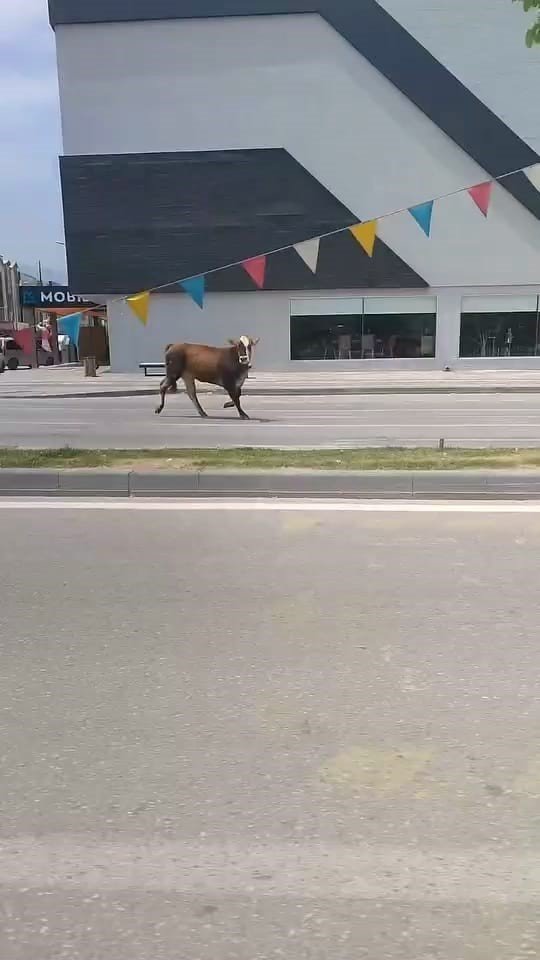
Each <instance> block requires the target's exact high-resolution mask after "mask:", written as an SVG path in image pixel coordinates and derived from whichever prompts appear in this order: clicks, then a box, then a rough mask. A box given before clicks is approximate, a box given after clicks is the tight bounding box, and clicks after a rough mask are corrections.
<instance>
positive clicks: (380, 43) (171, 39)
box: [49, 0, 540, 370]
mask: <svg viewBox="0 0 540 960" xmlns="http://www.w3.org/2000/svg"><path fill="white" fill-rule="evenodd" d="M49 2H50V16H51V23H52V26H53V28H54V30H55V32H56V44H57V52H58V71H59V79H60V95H61V109H62V125H63V137H64V156H63V157H62V158H61V175H62V188H63V197H64V211H65V224H66V242H67V256H68V265H69V281H70V286H71V288H72V289H76V290H77V291H78V292H79V293H81V294H84V295H86V296H88V297H91V298H92V300H100V299H101V298H105V299H109V300H112V301H115V302H112V303H110V305H109V319H110V341H111V357H112V363H113V367H114V368H115V369H116V370H133V369H136V368H137V365H138V364H139V363H140V362H141V361H150V360H157V359H160V357H161V355H162V350H163V346H164V345H165V344H167V343H169V342H171V341H174V340H195V341H199V342H201V341H202V342H211V343H222V342H224V341H225V340H226V338H228V337H233V336H237V335H240V334H242V333H248V334H251V335H253V336H258V337H260V338H261V343H260V347H259V348H258V354H257V363H258V366H259V367H262V368H265V369H278V368H279V369H285V368H287V367H289V368H294V367H295V366H297V367H301V368H302V369H305V368H309V367H313V368H316V367H325V366H326V365H327V364H329V363H331V364H335V365H337V366H338V367H344V368H345V367H347V368H348V367H350V366H351V365H354V364H356V365H357V366H366V367H369V366H377V367H380V366H384V365H386V366H388V367H394V366H401V367H404V366H405V367H406V366H411V367H424V368H426V369H429V368H432V367H435V368H441V367H444V366H450V367H457V366H467V365H469V366H470V365H474V366H481V365H491V366H493V365H499V364H500V365H512V366H516V367H519V366H520V365H522V366H528V365H536V364H539V363H540V310H539V308H540V175H539V174H540V167H538V168H536V170H535V169H534V165H535V164H537V163H539V162H540V157H539V153H540V97H538V96H537V91H538V90H539V89H540V49H538V48H537V49H533V50H528V49H527V48H526V46H525V43H524V33H525V30H526V26H527V21H526V18H525V17H524V15H523V10H522V8H521V6H518V5H516V4H512V3H511V2H510V0H474V2H473V0H451V2H450V3H449V2H448V0H379V2H376V0H49ZM525 168H527V170H526V172H520V171H523V170H524V169H525ZM493 178H498V179H497V182H496V183H494V184H493V187H492V191H491V193H490V195H489V196H488V195H487V193H483V194H482V195H481V196H480V197H479V196H477V197H476V199H477V200H478V202H479V204H480V206H482V205H483V203H485V204H487V201H488V200H489V201H490V205H489V211H488V215H487V216H484V215H483V214H482V212H481V211H480V210H479V209H478V206H477V205H476V204H475V203H474V202H473V199H471V196H470V195H469V194H468V193H467V191H466V188H468V187H472V186H475V185H477V184H482V183H485V182H486V181H489V180H492V179H493ZM459 191H464V192H459ZM433 199H436V202H435V204H434V207H433V210H432V214H433V216H432V222H431V230H430V235H429V236H428V235H427V233H428V230H427V222H426V219H425V218H426V215H427V213H428V212H429V208H422V209H421V210H420V211H416V213H417V218H416V219H415V217H414V216H412V215H411V214H410V212H408V211H409V208H411V207H415V206H416V205H419V204H423V203H426V202H427V201H430V200H433ZM393 211H401V212H398V213H396V214H395V215H394V216H384V215H385V214H390V213H392V212H393ZM485 212H486V208H485V207H484V213H485ZM373 219H377V221H378V222H377V239H376V241H375V246H374V249H373V253H372V256H369V250H368V251H366V250H365V249H364V247H363V246H362V245H361V244H359V243H358V242H357V240H356V239H355V237H354V236H353V234H352V233H351V232H350V231H349V230H348V229H346V228H347V227H349V226H350V225H354V224H356V223H358V222H360V221H361V222H370V221H372V220H373ZM418 220H420V223H419V222H418ZM337 231H340V232H337ZM327 234H330V235H329V236H325V235H327ZM320 236H323V239H322V240H321V242H320V247H319V257H318V262H317V269H316V271H315V272H314V271H313V269H312V268H313V267H314V262H311V265H310V264H308V263H306V262H305V259H309V257H307V256H306V257H305V259H304V258H303V257H302V256H299V254H298V253H297V252H296V251H295V249H293V248H292V245H294V244H298V243H300V242H302V241H306V240H309V239H312V238H317V237H320ZM365 245H366V244H365ZM285 248H288V249H285ZM270 251H279V252H277V253H274V254H273V255H272V256H269V257H268V258H267V261H266V273H265V277H264V289H258V287H257V284H256V283H254V281H253V279H252V278H251V277H250V276H249V275H248V273H247V272H246V270H245V269H243V268H242V266H232V267H230V268H229V269H226V270H219V269H217V268H220V267H223V266H226V265H227V264H237V263H239V262H240V261H242V260H245V259H250V258H253V257H256V256H258V255H262V254H265V253H268V252H270ZM314 252H315V247H314V246H312V247H310V248H309V250H308V251H307V253H311V254H312V255H313V254H314ZM304 254H306V251H305V250H304ZM210 271H215V272H210ZM200 274H206V289H207V296H206V300H205V304H204V309H203V310H201V309H200V308H199V306H197V304H196V303H195V302H194V301H193V300H192V299H191V298H190V297H189V296H188V295H187V294H186V293H185V292H182V290H181V288H180V287H179V286H178V285H175V286H172V287H167V286H164V285H166V284H169V283H172V282H173V281H176V280H179V279H180V278H185V277H190V276H192V275H200ZM155 287H160V288H161V290H160V291H158V292H156V293H154V294H153V295H152V298H151V303H150V314H149V318H148V323H147V325H146V326H144V325H143V324H141V323H139V322H138V321H137V319H136V318H135V316H134V313H133V311H132V310H131V309H130V308H129V306H128V305H127V304H126V303H125V302H122V301H118V300H117V298H118V297H121V296H123V295H129V294H134V293H137V292H139V291H142V290H146V289H149V288H155Z"/></svg>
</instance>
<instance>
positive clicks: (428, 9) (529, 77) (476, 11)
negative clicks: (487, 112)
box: [378, 0, 540, 153]
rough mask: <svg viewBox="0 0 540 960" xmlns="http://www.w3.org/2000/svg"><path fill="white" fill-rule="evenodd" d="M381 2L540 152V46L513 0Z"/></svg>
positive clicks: (526, 19) (530, 15) (530, 20)
mask: <svg viewBox="0 0 540 960" xmlns="http://www.w3.org/2000/svg"><path fill="white" fill-rule="evenodd" d="M378 2H379V4H380V6H381V7H384V8H385V10H387V11H388V13H390V14H391V15H392V16H393V17H394V19H396V20H398V21H399V23H401V24H402V26H404V27H405V29H406V30H407V31H408V32H409V33H411V34H412V36H413V37H415V38H416V39H417V40H419V41H420V43H421V44H422V45H423V46H424V47H426V49H427V50H429V52H430V53H432V54H433V56H434V57H435V58H436V59H437V60H438V61H439V62H440V63H442V64H443V65H444V66H445V67H447V68H448V69H449V70H450V72H451V73H453V74H454V76H456V77H457V78H458V79H459V80H461V82H462V83H464V84H465V86H466V87H467V88H468V89H469V90H471V91H472V93H475V94H476V96H477V97H479V98H480V100H482V102H483V103H485V104H486V106H488V107H489V108H490V109H491V110H493V112H494V113H496V114H497V116H498V117H500V119H501V120H504V122H505V123H506V124H507V125H508V126H509V127H510V128H511V129H512V130H513V131H514V133H517V134H518V136H520V137H521V138H522V139H523V140H525V142H526V143H528V144H530V146H531V147H532V148H533V150H536V151H537V153H540V96H538V92H539V90H540V51H539V50H538V49H531V50H528V49H527V47H526V46H525V32H526V30H527V27H528V26H530V24H531V23H532V21H533V19H534V12H531V13H529V15H528V16H524V14H523V7H522V6H521V4H517V3H512V2H511V0H378Z"/></svg>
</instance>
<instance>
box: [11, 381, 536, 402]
mask: <svg viewBox="0 0 540 960" xmlns="http://www.w3.org/2000/svg"><path fill="white" fill-rule="evenodd" d="M184 392H185V391H183V390H179V391H178V393H184ZM198 393H199V395H200V396H205V395H208V394H215V393H218V394H223V396H224V397H225V394H224V393H223V391H221V390H204V389H199V390H198ZM452 393H454V394H482V395H486V394H493V393H525V394H527V393H531V394H532V393H534V394H538V393H540V386H538V387H535V386H528V385H523V386H520V385H519V384H516V385H515V386H501V385H498V386H478V385H472V384H471V386H467V385H465V384H459V385H457V386H451V385H450V384H449V385H448V386H433V387H426V386H415V385H414V384H412V385H411V386H407V385H405V384H401V385H400V386H395V387H393V386H387V387H370V386H368V385H366V386H362V387H298V388H295V387H277V388H275V389H271V388H268V387H260V388H258V387H255V388H253V389H249V390H244V391H243V396H244V397H246V398H247V397H362V396H381V395H393V394H396V395H399V394H417V395H418V394H434V395H437V394H440V395H444V394H452ZM157 394H158V387H157V386H156V387H155V388H154V389H151V388H147V387H141V388H138V387H137V388H136V389H132V390H128V389H126V390H96V391H94V390H80V391H75V392H73V391H70V392H63V393H54V392H48V393H34V392H30V393H13V394H4V395H3V394H1V393H0V399H3V400H83V399H86V398H88V397H90V398H93V399H100V398H101V397H104V398H109V399H110V398H111V397H118V398H121V397H156V396H157Z"/></svg>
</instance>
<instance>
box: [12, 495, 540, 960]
mask: <svg viewBox="0 0 540 960" xmlns="http://www.w3.org/2000/svg"><path fill="white" fill-rule="evenodd" d="M263 506H264V505H263ZM266 506H267V508H268V509H261V507H257V508H255V509H253V510H249V509H248V507H243V506H241V505H239V504H237V503H235V504H233V505H231V509H224V508H223V509H222V508H221V507H220V508H218V509H216V508H215V507H214V509H210V508H206V507H205V506H204V505H202V504H196V505H194V507H190V505H189V504H170V503H165V504H160V505H159V508H158V509H156V507H155V505H152V504H140V503H139V504H129V503H128V504H118V503H112V504H110V505H109V508H108V509H101V507H100V505H99V504H96V503H93V504H92V506H91V507H90V508H87V507H86V506H84V505H77V504H71V505H70V506H69V507H65V506H63V505H62V504H61V503H59V502H57V501H48V502H47V503H46V504H43V505H42V504H26V503H24V504H20V505H17V504H12V503H9V504H5V503H4V504H1V503H0V522H1V529H2V538H3V542H4V544H7V545H9V549H4V550H3V551H2V552H1V553H0V576H1V581H2V584H3V590H2V600H1V620H2V640H1V644H2V670H1V672H0V676H1V679H0V704H1V712H0V736H1V751H0V754H1V756H2V791H1V794H0V839H1V851H0V885H1V891H0V902H1V904H2V910H1V913H0V927H1V929H0V939H1V942H0V955H1V956H2V960H36V958H39V960H61V958H65V960H104V958H106V957H111V958H114V960H178V958H179V957H186V958H187V957H189V958H190V960H275V958H282V957H287V958H288V957H294V960H328V958H332V960H351V958H362V957H365V958H367V960H371V958H380V960H509V958H514V960H527V958H530V957H532V956H537V955H538V952H539V951H540V924H539V921H538V918H539V916H540V909H539V908H540V871H539V869H538V863H539V856H540V819H539V813H538V797H539V794H540V749H539V746H538V730H539V728H540V681H539V679H538V677H539V676H540V648H539V645H538V642H537V641H538V601H537V596H538V552H539V548H540V513H538V512H533V511H531V512H530V513H527V512H526V510H527V508H526V507H523V505H521V506H520V507H519V509H520V511H521V512H519V513H508V512H505V511H507V510H509V509H514V508H513V507H512V505H507V506H505V507H503V508H502V510H503V512H500V513H499V512H496V511H497V509H498V508H497V505H487V506H485V507H484V512H478V513H475V512H469V513H465V512H464V510H463V509H462V508H461V507H460V506H459V505H455V506H454V508H448V511H450V512H445V508H444V505H441V506H440V507H434V512H431V513H420V512H418V510H417V509H416V508H415V507H414V506H410V505H409V506H407V507H399V506H398V507H395V508H394V507H393V506H392V505H390V504H389V505H381V506H380V507H378V508H377V510H378V512H376V511H375V510H374V509H373V508H372V507H370V506H369V505H366V512H358V509H357V508H355V507H354V506H352V507H351V508H349V507H348V506H347V505H346V504H340V505H338V509H336V510H335V512H334V510H333V508H332V505H329V504H326V506H325V508H324V510H320V511H319V510H316V509H310V508H309V505H308V506H306V505H303V507H302V508H301V509H296V508H294V509H290V508H289V509H287V505H286V504H279V503H278V504H274V505H272V504H268V505H266ZM524 511H525V512H524Z"/></svg>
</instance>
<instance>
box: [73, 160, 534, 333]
mask: <svg viewBox="0 0 540 960" xmlns="http://www.w3.org/2000/svg"><path fill="white" fill-rule="evenodd" d="M518 173H523V174H525V176H526V177H527V179H528V180H529V182H530V183H531V184H532V186H533V187H535V189H537V190H538V191H539V192H540V163H534V164H531V165H529V166H526V167H519V168H518V169H516V170H510V171H509V172H508V173H503V174H501V175H500V176H498V177H491V178H490V179H488V180H485V181H483V182H482V183H476V184H473V185H472V186H467V187H460V188H459V189H458V190H450V191H449V192H448V193H442V194H440V195H439V196H437V197H433V198H432V199H430V200H426V201H424V202H423V203H418V204H415V205H413V206H412V207H402V208H400V209H398V210H392V211H391V212H390V213H384V214H381V215H380V216H379V217H375V218H372V219H371V220H367V221H362V222H358V223H353V224H348V225H347V226H346V227H339V228H338V229H337V230H330V231H328V232H327V233H323V234H320V236H318V237H310V238H308V239H306V240H301V241H298V242H297V243H292V244H286V245H285V246H283V247H278V248H277V249H275V250H269V251H267V252H266V253H260V254H257V255H256V256H253V257H250V258H249V259H247V260H239V261H234V262H233V263H227V264H224V265H223V266H221V267H213V268H211V269H209V270H206V271H204V272H203V273H199V274H196V275H194V276H191V277H182V278H180V279H176V280H169V281H167V283H162V284H159V286H155V287H151V288H150V289H149V290H143V291H141V292H139V293H136V294H132V295H128V296H126V295H123V296H121V297H116V298H114V299H112V300H109V301H108V302H106V303H103V304H100V305H99V307H102V308H107V307H108V306H110V305H112V304H114V303H127V304H128V306H129V307H130V309H131V310H132V312H133V313H134V314H135V316H136V317H137V319H138V320H139V321H140V322H141V324H142V325H143V326H146V325H147V323H148V319H149V312H150V295H151V294H152V293H157V292H158V291H159V290H165V289H167V288H170V287H173V286H179V287H181V289H182V290H183V291H184V292H185V293H187V294H188V295H189V296H190V297H191V299H192V300H193V301H194V303H195V304H196V305H197V306H198V307H200V308H201V309H203V308H204V299H205V294H206V284H207V278H208V277H209V276H211V275H212V274H214V273H219V272H220V271H222V270H229V269H231V268H232V267H242V268H243V270H244V271H245V273H247V275H248V276H249V277H250V279H251V280H252V282H253V284H254V287H255V288H257V289H259V290H262V289H264V284H265V280H266V270H267V266H268V258H269V257H271V256H273V255H274V254H277V253H282V252H283V251H285V250H295V251H296V253H297V254H298V256H299V257H300V258H301V260H302V261H303V262H304V264H305V265H306V266H307V267H308V269H309V270H311V272H312V273H314V274H315V273H316V272H317V269H318V264H319V254H320V245H321V241H322V240H325V239H328V238H329V237H334V236H336V235H337V234H340V233H345V232H347V231H348V232H350V233H351V235H352V236H353V237H354V239H355V240H356V241H357V243H358V244H359V245H360V246H361V247H362V249H363V250H364V252H365V253H366V255H367V256H368V257H372V256H373V253H374V250H375V244H376V240H377V230H378V224H379V222H380V221H381V220H387V219H389V218H390V217H396V216H398V215H399V214H403V213H408V214H410V215H411V216H412V218H413V219H414V220H415V222H416V223H417V224H418V226H419V227H420V228H421V230H422V232H423V233H424V234H425V236H426V237H427V238H428V239H429V238H430V237H431V234H432V226H433V215H434V209H435V204H436V203H438V202H439V201H441V200H446V199H448V198H450V197H455V196H458V195H459V194H468V195H469V197H470V198H471V200H472V201H473V203H474V205H475V206H476V207H477V208H478V210H479V211H480V212H481V213H482V215H483V216H484V217H485V218H487V216H488V213H489V209H490V205H491V201H492V196H493V186H494V184H495V183H497V182H499V181H501V180H504V179H505V178H506V177H511V176H514V175H515V174H518ZM96 309H98V307H96V306H93V307H88V308H86V309H84V310H82V311H81V309H80V308H79V310H78V314H79V315H80V314H83V313H87V312H89V311H90V310H96ZM66 319H67V318H66Z"/></svg>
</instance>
